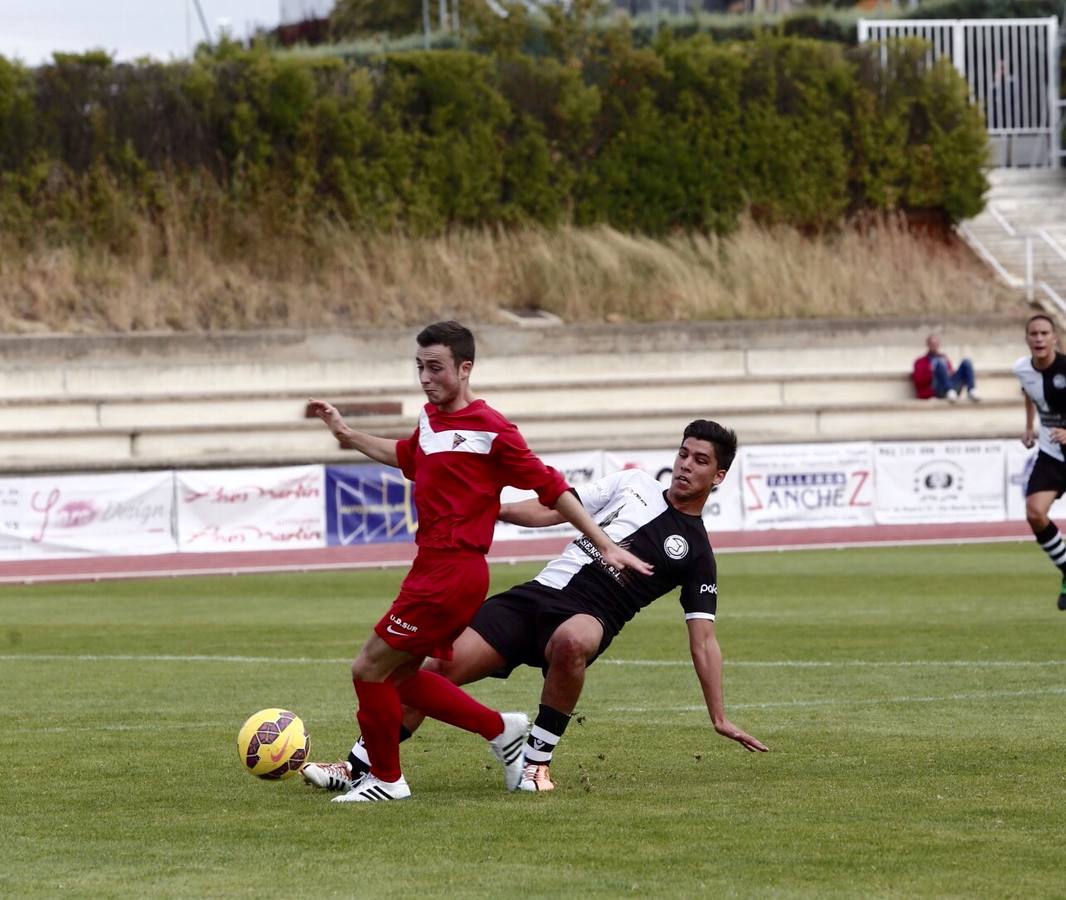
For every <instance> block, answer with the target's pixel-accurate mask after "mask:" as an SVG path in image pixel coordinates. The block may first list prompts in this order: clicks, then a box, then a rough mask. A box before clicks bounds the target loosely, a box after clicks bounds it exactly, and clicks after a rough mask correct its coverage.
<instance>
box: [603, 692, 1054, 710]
mask: <svg viewBox="0 0 1066 900" xmlns="http://www.w3.org/2000/svg"><path fill="white" fill-rule="evenodd" d="M1052 694H1054V695H1062V694H1066V686H1064V687H1050V688H1034V689H1032V690H1026V691H973V692H970V693H966V694H940V695H937V696H919V697H914V696H900V697H875V698H869V697H864V698H858V699H854V700H848V699H844V698H840V697H831V698H827V699H824V700H775V701H772V702H769V703H730V704H729V708H730V709H791V708H795V709H809V708H810V707H814V706H886V705H891V704H893V703H957V702H967V701H984V700H997V699H1007V698H1018V697H1044V696H1048V695H1052ZM607 711H608V712H613V713H640V714H647V713H663V712H679V713H680V712H701V713H706V712H707V707H706V706H609V707H608V708H607Z"/></svg>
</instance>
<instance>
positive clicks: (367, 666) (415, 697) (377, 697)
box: [310, 322, 651, 803]
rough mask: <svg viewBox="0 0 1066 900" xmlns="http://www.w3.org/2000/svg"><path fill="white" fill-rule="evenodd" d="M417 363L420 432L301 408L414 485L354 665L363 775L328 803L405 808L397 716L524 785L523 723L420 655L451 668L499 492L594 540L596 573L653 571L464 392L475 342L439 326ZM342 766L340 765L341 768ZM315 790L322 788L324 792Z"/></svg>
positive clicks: (425, 337)
mask: <svg viewBox="0 0 1066 900" xmlns="http://www.w3.org/2000/svg"><path fill="white" fill-rule="evenodd" d="M416 340H417V343H418V350H417V352H416V354H415V362H416V365H417V368H418V375H419V381H420V383H421V385H422V390H423V391H424V392H425V394H426V399H427V400H428V401H429V402H428V403H427V404H426V405H425V406H424V407H423V409H422V412H421V414H420V416H419V421H418V427H417V428H416V429H415V431H414V433H413V434H412V435H411V437H410V438H408V439H407V440H401V441H396V440H392V439H389V438H382V437H377V436H375V435H370V434H365V433H363V432H359V431H353V430H352V429H351V428H349V427H348V425H347V424H346V423H345V421H344V419H343V418H342V417H341V415H340V413H339V412H338V411H337V410H336V408H335V407H334V406H332V405H331V404H329V403H327V402H325V401H322V400H311V402H310V409H311V411H312V412H314V413H315V414H316V415H318V416H319V417H320V418H321V419H322V420H323V421H324V422H325V423H326V424H327V425H328V426H329V429H330V431H332V432H333V435H334V436H335V437H336V438H337V441H338V442H339V443H340V445H341V446H342V447H345V448H349V449H353V450H358V451H359V452H361V453H363V454H365V455H366V456H368V457H370V458H371V459H373V460H376V461H377V462H380V463H384V464H386V465H391V466H396V467H397V468H399V469H400V470H401V471H402V472H403V473H404V475H405V476H406V477H407V478H408V479H410V480H411V481H412V482H414V486H415V490H414V498H415V507H416V509H417V511H418V531H417V534H416V537H415V542H416V543H417V545H418V553H417V555H416V557H415V560H414V562H413V563H412V565H411V570H410V572H409V573H408V574H407V577H406V578H405V579H404V582H403V584H402V585H401V587H400V593H399V595H398V596H397V597H396V599H395V600H394V601H393V603H392V606H391V607H390V608H389V610H388V612H387V613H386V614H385V615H384V616H383V617H382V618H381V620H380V621H379V622H378V623H377V625H376V626H375V627H374V630H373V631H372V632H371V634H370V636H369V638H368V639H367V641H366V643H365V644H364V645H363V648H362V650H361V651H360V652H359V655H358V656H357V657H356V658H355V661H354V662H353V663H352V681H353V684H354V686H355V693H356V696H357V697H358V701H359V710H358V713H357V716H356V718H357V719H358V721H359V727H360V730H361V731H362V734H363V740H364V743H365V745H366V749H367V754H368V756H369V757H370V772H369V773H368V774H367V775H365V776H364V777H363V778H361V779H360V780H358V781H357V782H355V783H354V784H353V785H352V786H351V789H350V790H349V791H348V792H347V793H346V794H343V795H341V796H338V797H334V798H333V800H334V802H342V803H346V802H353V801H354V802H366V801H375V800H402V799H404V798H406V797H409V796H411V789H410V787H408V785H407V781H406V779H405V778H404V777H403V773H402V771H401V769H400V729H401V724H402V721H401V720H402V706H403V705H404V704H406V705H407V706H410V707H413V708H415V709H418V710H420V711H421V712H423V713H425V714H426V715H428V716H430V717H432V718H434V719H438V720H440V721H442V722H447V723H448V724H450V725H455V726H456V727H458V728H462V729H465V730H466V731H472V732H475V733H477V734H480V735H481V736H482V737H484V738H485V739H486V740H488V741H490V742H491V746H492V750H493V753H494V754H495V755H496V757H497V759H499V760H500V762H501V763H503V766H504V780H505V784H506V786H507V789H508V790H514V789H515V788H516V787H517V786H518V781H519V779H520V777H521V765H522V745H523V742H524V741H525V737H526V733H527V731H528V730H529V719H528V718H527V717H526V716H525V714H524V713H505V714H502V715H501V714H500V713H499V712H497V711H495V710H493V709H490V708H489V707H487V706H484V705H483V704H481V703H479V702H478V701H476V700H475V699H474V698H473V697H471V696H470V695H469V694H467V693H466V692H464V691H463V690H462V689H461V688H459V687H458V686H456V685H453V684H452V683H451V682H450V681H448V680H447V679H446V678H443V677H442V676H440V675H437V674H436V673H432V672H428V671H425V670H422V669H420V666H421V664H422V661H423V660H424V659H425V658H426V657H427V656H432V657H436V658H438V659H444V660H447V659H450V658H451V645H452V642H453V641H454V640H455V638H456V637H458V636H459V634H461V633H462V631H463V629H464V628H465V627H466V625H467V623H468V622H469V621H470V619H471V618H472V617H473V615H474V613H475V612H476V611H477V610H478V608H479V607H480V606H481V603H482V601H483V600H484V599H485V594H486V593H487V591H488V584H489V575H488V564H487V562H486V560H485V554H486V553H487V552H488V549H489V545H490V544H491V543H492V534H493V530H494V529H495V524H496V517H497V515H498V513H499V510H500V492H501V490H502V489H503V488H504V487H505V486H506V485H513V486H515V487H519V488H525V489H529V490H533V491H535V492H536V494H537V497H538V498H539V500H540V502H541V503H543V504H544V505H545V506H548V507H551V508H553V509H555V510H556V511H557V512H559V513H560V514H561V515H562V516H563V517H564V518H565V519H566V520H567V521H569V522H570V523H571V524H573V525H574V526H575V527H576V528H578V529H579V530H580V531H582V532H584V533H585V535H586V536H587V537H588V538H589V540H591V541H592V543H593V545H594V546H595V548H596V550H597V551H598V552H599V553H600V554H601V556H602V559H603V561H604V563H605V564H607V565H609V566H613V567H614V568H615V569H618V570H622V569H626V568H632V569H634V570H636V571H638V572H640V573H642V574H650V572H651V567H650V566H648V565H647V564H646V563H645V562H643V561H642V560H640V559H638V558H637V557H635V556H633V554H631V553H629V552H628V551H627V550H624V549H622V548H621V547H619V546H617V545H616V544H615V543H614V542H613V541H611V539H610V538H608V537H607V535H606V534H605V533H604V532H603V531H602V529H600V528H599V526H598V525H596V523H595V522H594V521H593V519H592V518H591V516H590V515H589V514H588V513H587V512H586V511H585V509H584V507H583V506H582V505H581V503H580V502H579V501H578V500H577V498H576V497H575V496H574V495H573V493H572V492H571V491H570V490H569V487H568V485H567V484H566V481H565V480H564V479H563V477H562V475H560V474H559V473H558V472H557V471H555V470H554V469H552V468H550V467H548V466H546V465H544V463H543V462H541V460H540V459H538V458H537V457H536V456H535V455H534V454H533V453H532V452H531V451H530V450H529V448H528V447H527V446H526V443H525V441H524V440H523V438H522V436H521V434H519V432H518V429H517V428H515V426H514V425H513V424H511V423H510V422H509V421H508V420H507V419H506V418H504V416H502V415H501V414H500V413H498V412H496V411H495V410H494V409H492V408H491V407H490V406H488V404H486V403H485V402H484V401H483V400H478V399H475V398H474V397H473V396H472V394H471V392H470V384H469V379H470V371H471V369H472V368H473V365H474V336H473V335H472V334H471V333H470V331H469V330H468V329H467V328H465V327H463V326H462V325H460V324H459V323H458V322H438V323H436V324H434V325H430V326H428V327H427V328H425V329H423V330H422V331H421V332H420V333H419V335H418V337H417V338H416ZM338 765H342V764H338ZM322 786H324V785H322Z"/></svg>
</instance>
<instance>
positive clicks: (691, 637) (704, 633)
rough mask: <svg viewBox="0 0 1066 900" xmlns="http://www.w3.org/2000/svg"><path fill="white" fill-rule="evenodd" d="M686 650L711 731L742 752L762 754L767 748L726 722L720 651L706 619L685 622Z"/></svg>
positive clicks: (712, 628) (709, 621)
mask: <svg viewBox="0 0 1066 900" xmlns="http://www.w3.org/2000/svg"><path fill="white" fill-rule="evenodd" d="M688 649H689V652H690V653H691V654H692V665H693V667H694V668H695V669H696V677H697V678H699V680H700V688H702V690H703V700H704V702H705V703H706V704H707V712H708V714H709V715H710V717H711V721H712V722H713V723H714V730H715V731H717V732H718V733H719V734H720V735H721V736H722V737H727V738H729V739H730V740H731V741H736V742H737V743H738V744H740V746H741V747H743V748H744V749H745V750H748V751H750V752H752V753H755V752H759V753H765V752H766V751H767V750H768V749H769V748H768V747H767V746H766V745H765V744H764V743H763V742H762V741H760V740H758V739H757V738H754V737H752V736H751V735H750V734H748V733H747V732H746V731H744V730H743V729H740V728H737V726H736V725H734V724H733V723H732V722H730V721H729V719H727V718H726V715H725V700H724V699H723V695H722V648H721V647H719V646H718V637H717V635H716V634H715V630H714V622H712V621H711V620H710V619H689V620H688Z"/></svg>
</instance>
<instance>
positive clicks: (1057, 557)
mask: <svg viewBox="0 0 1066 900" xmlns="http://www.w3.org/2000/svg"><path fill="white" fill-rule="evenodd" d="M1047 555H1048V556H1050V557H1051V561H1052V562H1053V563H1054V564H1055V565H1056V566H1057V565H1058V564H1059V563H1060V562H1062V560H1063V559H1066V545H1064V546H1063V547H1062V548H1061V549H1060V550H1056V551H1054V552H1053V551H1051V550H1048V551H1047Z"/></svg>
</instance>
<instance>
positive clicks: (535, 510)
mask: <svg viewBox="0 0 1066 900" xmlns="http://www.w3.org/2000/svg"><path fill="white" fill-rule="evenodd" d="M497 518H498V519H499V520H500V521H501V522H506V523H507V524H508V525H521V526H522V527H523V528H544V527H546V526H548V525H562V524H563V522H565V521H566V519H564V518H563V517H562V515H561V514H560V513H558V512H556V511H555V510H554V509H549V508H548V507H547V506H544V505H543V504H542V503H541V502H540V501H539V500H522V501H520V502H518V503H504V504H503V505H502V506H500V514H499V516H497Z"/></svg>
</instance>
